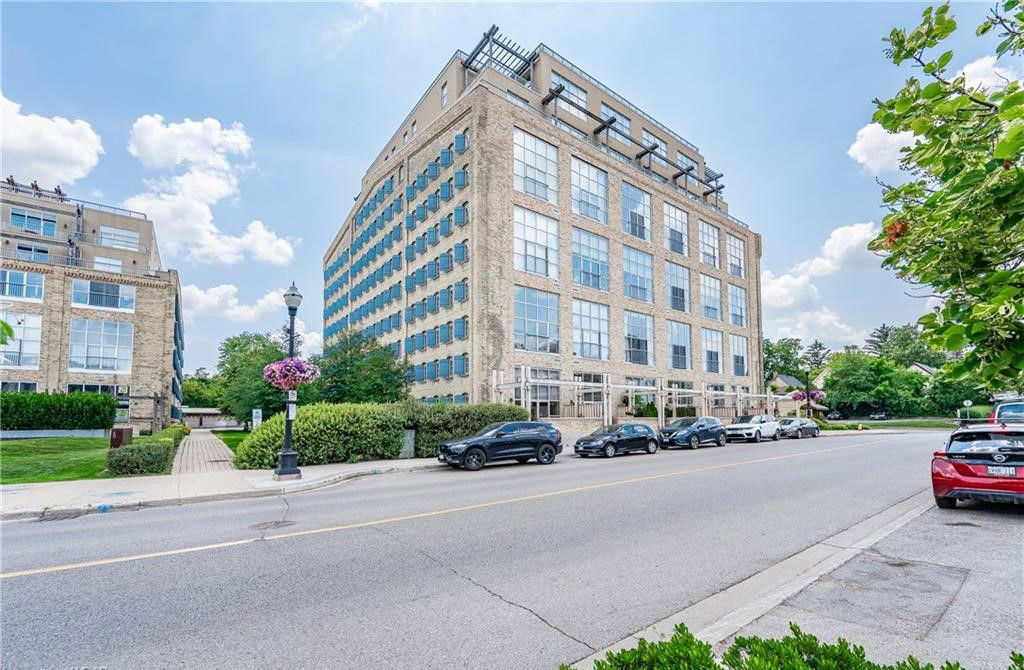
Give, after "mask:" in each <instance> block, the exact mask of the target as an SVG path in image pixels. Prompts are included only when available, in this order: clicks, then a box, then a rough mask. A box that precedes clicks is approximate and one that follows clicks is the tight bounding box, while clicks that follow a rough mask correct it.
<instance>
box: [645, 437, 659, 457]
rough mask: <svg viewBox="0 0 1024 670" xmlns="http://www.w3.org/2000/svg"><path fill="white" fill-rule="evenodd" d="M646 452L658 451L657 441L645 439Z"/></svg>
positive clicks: (654, 452)
mask: <svg viewBox="0 0 1024 670" xmlns="http://www.w3.org/2000/svg"><path fill="white" fill-rule="evenodd" d="M647 453H648V454H656V453H658V443H657V442H655V441H654V440H647Z"/></svg>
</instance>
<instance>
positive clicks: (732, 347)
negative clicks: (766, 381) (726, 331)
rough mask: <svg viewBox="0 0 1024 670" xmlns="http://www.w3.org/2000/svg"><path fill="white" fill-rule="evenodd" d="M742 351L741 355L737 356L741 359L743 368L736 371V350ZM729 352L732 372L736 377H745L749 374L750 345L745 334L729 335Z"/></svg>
mask: <svg viewBox="0 0 1024 670" xmlns="http://www.w3.org/2000/svg"><path fill="white" fill-rule="evenodd" d="M738 351H742V352H743V355H742V356H739V357H740V358H742V359H743V370H742V371H741V372H737V371H736V370H737V366H736V359H737V356H738V354H737V352H738ZM729 352H730V354H731V358H732V373H733V374H734V375H736V376H737V377H747V376H749V375H750V363H749V360H748V359H749V358H750V346H749V340H748V339H747V337H746V336H745V335H729Z"/></svg>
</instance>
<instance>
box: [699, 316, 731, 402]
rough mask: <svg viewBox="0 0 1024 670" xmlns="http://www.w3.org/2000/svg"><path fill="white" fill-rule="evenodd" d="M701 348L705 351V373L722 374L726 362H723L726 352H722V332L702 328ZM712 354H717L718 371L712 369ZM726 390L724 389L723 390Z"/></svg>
mask: <svg viewBox="0 0 1024 670" xmlns="http://www.w3.org/2000/svg"><path fill="white" fill-rule="evenodd" d="M700 342H701V347H702V348H703V350H704V372H706V373H708V374H712V375H715V374H722V369H723V365H724V364H725V361H723V360H722V358H723V355H724V352H723V350H722V331H720V330H715V329H714V328H701V333H700ZM711 353H717V354H718V357H717V359H715V360H716V361H717V368H718V369H717V370H712V369H711V361H712V357H711V356H710V355H709V354H711ZM723 390H724V389H723Z"/></svg>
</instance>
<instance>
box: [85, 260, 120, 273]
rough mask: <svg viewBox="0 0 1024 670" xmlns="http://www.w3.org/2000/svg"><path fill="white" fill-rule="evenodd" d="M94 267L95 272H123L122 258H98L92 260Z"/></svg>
mask: <svg viewBox="0 0 1024 670" xmlns="http://www.w3.org/2000/svg"><path fill="white" fill-rule="evenodd" d="M92 267H93V269H94V270H105V271H107V272H120V271H121V259H120V258H105V257H103V256H96V257H95V258H93V259H92Z"/></svg>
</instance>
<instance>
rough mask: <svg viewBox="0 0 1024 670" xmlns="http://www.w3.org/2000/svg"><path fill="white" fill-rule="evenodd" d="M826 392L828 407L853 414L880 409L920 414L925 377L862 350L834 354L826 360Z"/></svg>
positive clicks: (923, 403) (922, 405) (925, 406)
mask: <svg viewBox="0 0 1024 670" xmlns="http://www.w3.org/2000/svg"><path fill="white" fill-rule="evenodd" d="M829 370H830V373H829V375H828V378H827V379H826V380H825V392H826V393H827V394H828V403H829V406H830V407H833V408H835V409H839V410H841V411H844V412H848V413H850V414H854V415H864V414H867V413H869V412H871V411H873V410H876V409H881V410H885V411H887V412H892V413H893V414H896V415H898V416H920V415H921V414H923V413H924V412H925V410H926V409H927V404H926V403H925V401H924V399H923V397H922V395H923V389H924V387H925V384H926V383H927V381H928V380H927V377H925V376H924V375H922V374H919V373H916V372H911V371H909V370H907V369H905V368H901V367H899V366H898V365H896V364H895V363H893V362H892V361H891V360H889V359H887V358H884V357H880V356H872V355H870V354H865V353H862V352H844V353H841V354H835V355H833V356H832V358H831V360H830V361H829Z"/></svg>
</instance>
